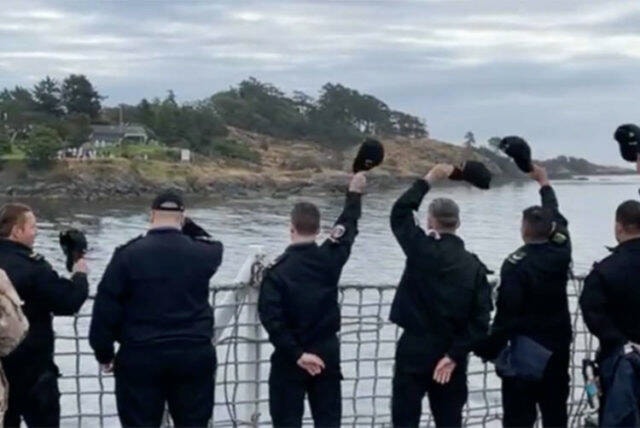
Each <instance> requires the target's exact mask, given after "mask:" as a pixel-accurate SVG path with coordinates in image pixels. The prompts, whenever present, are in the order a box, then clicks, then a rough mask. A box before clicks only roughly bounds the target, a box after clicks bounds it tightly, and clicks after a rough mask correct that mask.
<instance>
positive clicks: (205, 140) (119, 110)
mask: <svg viewBox="0 0 640 428" xmlns="http://www.w3.org/2000/svg"><path fill="white" fill-rule="evenodd" d="M105 99H106V97H105V96H103V95H102V94H100V93H99V92H98V90H97V89H96V88H95V86H94V85H93V84H92V83H91V82H90V81H89V79H88V78H87V77H86V76H84V75H79V74H72V75H69V76H68V77H66V78H65V79H63V80H62V81H58V80H55V79H52V78H51V77H48V76H47V77H45V78H44V79H42V80H41V81H40V82H38V83H37V84H36V85H34V87H33V88H31V89H29V88H25V87H21V86H16V87H15V88H13V89H9V88H5V89H4V90H3V91H2V92H0V154H3V153H6V152H8V151H10V150H11V147H12V146H15V145H19V146H20V147H23V149H24V151H25V152H29V146H34V147H35V146H38V147H40V148H39V149H38V150H37V151H43V152H46V153H44V155H43V156H45V157H47V156H51V153H52V152H53V153H55V152H57V150H59V149H60V148H63V147H78V146H79V145H81V144H82V143H84V142H86V141H87V140H88V139H89V137H90V135H91V125H92V124H112V125H115V124H118V123H119V122H120V119H121V118H122V119H123V121H124V122H125V123H137V124H141V125H143V126H145V128H146V129H147V131H148V132H149V133H150V135H151V136H152V138H154V139H156V140H158V141H160V142H162V143H164V144H166V145H168V146H175V147H185V148H190V149H192V150H194V151H196V152H199V153H203V154H210V153H211V151H212V148H213V147H214V146H215V142H216V140H219V139H220V138H224V137H226V136H227V134H228V129H227V127H228V126H234V127H238V128H241V129H245V130H249V131H254V132H258V133H262V134H267V135H271V136H274V137H281V138H296V139H309V140H315V141H318V142H320V143H322V144H325V145H328V146H333V147H336V148H342V147H348V146H350V145H353V144H356V143H358V142H359V140H360V139H362V138H363V137H364V136H366V135H377V136H381V137H383V136H405V137H414V138H421V137H426V136H428V130H427V126H426V123H425V121H424V120H423V119H420V118H418V117H416V116H412V115H410V114H407V113H403V112H401V111H398V110H393V109H391V108H390V107H389V106H388V105H387V104H386V103H384V102H383V101H381V100H379V99H378V98H376V97H374V96H372V95H368V94H363V93H360V92H359V91H357V90H355V89H351V88H348V87H345V86H343V85H340V84H334V83H327V84H325V85H324V86H323V87H322V88H321V89H320V91H319V95H318V97H317V98H314V97H312V96H310V95H308V94H305V93H303V92H300V91H296V92H294V93H293V94H292V95H290V96H289V95H287V94H285V93H284V92H283V91H281V90H280V89H278V88H276V87H275V86H273V85H271V84H269V83H264V82H261V81H259V80H257V79H255V78H249V79H246V80H243V81H242V82H240V83H239V84H238V85H237V86H234V87H231V88H229V89H228V90H225V91H220V92H218V93H216V94H213V95H212V96H210V97H208V98H205V99H202V100H197V101H191V102H185V103H179V102H177V100H176V96H175V94H174V92H173V91H171V90H170V91H168V93H167V95H166V96H165V97H164V98H162V99H161V98H159V97H157V98H154V99H152V100H147V99H142V100H141V101H140V102H139V103H137V104H135V105H127V104H121V105H119V106H111V107H105V106H103V105H102V102H103V101H104V100H105ZM36 140H38V141H36ZM41 140H47V141H48V143H46V144H45V143H43V141H41ZM43 147H48V148H49V149H48V150H45V149H43Z"/></svg>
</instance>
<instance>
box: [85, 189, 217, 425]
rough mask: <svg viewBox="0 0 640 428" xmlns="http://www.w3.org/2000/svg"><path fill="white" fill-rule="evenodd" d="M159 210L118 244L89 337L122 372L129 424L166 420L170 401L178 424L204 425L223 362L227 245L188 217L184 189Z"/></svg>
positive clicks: (119, 399) (107, 366) (99, 354)
mask: <svg viewBox="0 0 640 428" xmlns="http://www.w3.org/2000/svg"><path fill="white" fill-rule="evenodd" d="M151 209H152V211H151V226H150V228H149V230H148V232H147V233H146V234H145V235H143V236H140V237H139V238H136V239H134V240H132V241H130V242H128V243H127V244H125V245H123V246H121V247H119V248H117V249H116V250H115V252H114V254H113V257H112V259H111V261H110V262H109V265H108V266H107V268H106V271H105V273H104V276H103V277H102V280H101V282H100V284H99V285H98V294H97V296H96V300H95V303H94V306H93V317H92V320H91V327H90V331H89V342H90V344H91V347H92V348H93V350H94V352H95V356H96V359H97V360H98V362H100V364H101V366H102V368H103V370H104V371H105V372H111V371H115V380H116V391H115V392H116V403H117V407H118V414H119V416H120V421H121V423H122V425H123V426H125V427H158V426H160V424H161V423H162V417H163V414H164V409H165V405H166V404H168V406H169V412H170V413H171V416H172V418H173V422H174V424H175V425H176V426H182V427H204V426H207V424H208V422H209V420H210V419H211V416H212V411H213V403H214V376H215V367H216V355H215V350H214V348H213V345H212V336H213V310H212V308H211V305H210V304H209V281H210V280H211V277H212V276H213V275H214V274H215V272H216V271H217V269H218V267H219V266H220V263H221V262H222V244H221V243H220V242H218V241H214V240H212V239H211V238H210V236H209V235H208V234H207V233H206V232H205V231H204V230H203V229H201V228H200V227H198V226H197V225H196V224H195V223H193V222H192V221H191V220H189V219H188V218H185V216H184V209H185V206H184V202H183V201H182V198H181V197H180V195H179V194H177V193H174V192H164V193H162V194H160V195H159V196H158V197H156V198H155V200H154V201H153V204H152V208H151ZM114 342H119V343H120V349H119V350H118V353H117V355H116V354H115V353H114Z"/></svg>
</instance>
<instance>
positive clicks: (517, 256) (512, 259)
mask: <svg viewBox="0 0 640 428" xmlns="http://www.w3.org/2000/svg"><path fill="white" fill-rule="evenodd" d="M525 257H527V253H526V252H524V251H523V250H518V251H516V252H515V253H512V254H511V255H510V256H509V257H508V258H507V261H508V262H509V263H511V264H514V265H517V264H518V263H520V261H522V259H524V258H525Z"/></svg>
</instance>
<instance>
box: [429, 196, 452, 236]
mask: <svg viewBox="0 0 640 428" xmlns="http://www.w3.org/2000/svg"><path fill="white" fill-rule="evenodd" d="M429 214H430V215H431V217H433V218H434V219H436V220H437V222H438V223H440V226H442V227H443V228H445V229H454V228H455V227H456V226H458V224H459V223H460V208H459V207H458V204H456V203H455V201H454V200H453V199H449V198H436V199H434V200H433V201H431V203H430V204H429Z"/></svg>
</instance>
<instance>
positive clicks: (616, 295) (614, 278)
mask: <svg viewBox="0 0 640 428" xmlns="http://www.w3.org/2000/svg"><path fill="white" fill-rule="evenodd" d="M639 278H640V239H634V240H631V241H627V242H625V243H623V244H620V245H619V246H618V247H616V248H615V249H614V250H613V252H612V254H611V255H610V256H609V257H607V258H605V259H604V260H602V261H601V262H600V263H596V264H595V265H594V266H593V270H592V271H591V273H589V275H588V276H587V278H586V279H585V281H584V289H583V291H582V295H581V297H580V307H581V308H582V314H583V316H584V320H585V322H586V324H587V327H588V328H589V331H591V333H593V334H594V335H595V336H597V337H598V339H599V340H600V346H601V348H602V350H603V352H604V353H605V354H606V353H607V352H608V351H609V350H611V349H614V348H617V347H619V346H622V345H624V344H625V343H626V342H628V341H632V342H635V343H640V283H639Z"/></svg>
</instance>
